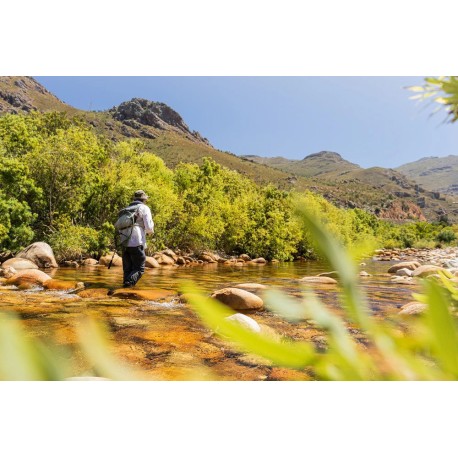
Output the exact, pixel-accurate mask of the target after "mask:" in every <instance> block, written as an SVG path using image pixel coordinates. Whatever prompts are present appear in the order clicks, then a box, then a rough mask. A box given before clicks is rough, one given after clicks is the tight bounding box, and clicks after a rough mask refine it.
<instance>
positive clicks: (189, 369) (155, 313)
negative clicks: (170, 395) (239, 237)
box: [0, 260, 417, 380]
mask: <svg viewBox="0 0 458 458" xmlns="http://www.w3.org/2000/svg"><path fill="white" fill-rule="evenodd" d="M391 264H393V262H377V261H372V260H368V261H366V265H365V266H363V267H361V269H364V270H365V271H366V272H368V273H369V274H371V276H370V277H367V278H361V285H362V287H363V289H364V291H365V292H366V294H367V297H368V303H369V307H370V310H371V313H373V314H374V315H375V316H376V317H380V318H385V317H389V316H391V315H395V314H396V313H397V312H398V309H399V307H401V306H402V305H403V304H405V303H407V302H409V301H411V300H412V296H411V294H412V292H414V291H417V287H415V286H410V285H399V284H393V283H391V282H390V276H389V275H387V270H388V268H389V266H390V265H391ZM328 271H329V268H328V267H326V266H325V265H324V264H322V263H320V262H316V261H313V262H306V261H303V262H291V263H278V264H266V265H246V266H243V267H235V266H227V265H221V264H203V265H199V266H193V267H172V268H160V269H147V270H146V272H145V275H144V276H143V277H142V278H141V280H140V282H139V283H138V285H137V286H136V289H140V290H152V289H167V290H172V291H175V292H176V291H179V289H180V283H181V282H182V281H184V280H187V281H189V280H190V281H192V282H194V284H195V285H197V286H198V287H199V288H200V289H201V290H203V291H204V292H206V293H209V294H210V293H211V292H213V291H215V290H217V289H220V288H224V287H229V286H235V285H237V284H239V283H260V284H263V285H266V286H274V287H277V288H280V289H281V290H283V291H284V292H286V293H287V294H290V295H294V296H296V297H300V295H301V292H302V287H301V283H300V282H299V281H298V280H299V279H300V278H302V277H304V276H310V275H317V274H319V273H323V272H328ZM47 273H48V274H49V275H51V276H52V277H53V278H55V279H58V280H73V281H82V282H84V283H85V285H86V288H87V289H91V290H99V292H100V294H98V295H97V297H91V298H81V297H80V296H78V295H76V294H67V293H63V292H51V291H43V290H40V289H37V290H32V291H19V290H17V289H6V288H5V287H2V288H1V289H0V310H10V311H14V312H16V313H18V314H19V315H20V316H21V317H22V318H23V322H24V324H25V327H26V330H27V332H28V333H29V334H30V335H32V336H37V337H40V338H42V339H45V340H50V341H52V342H55V343H57V344H58V345H61V346H63V347H64V348H66V349H68V350H69V354H71V356H70V357H69V360H70V368H71V369H70V373H69V376H85V375H96V374H94V372H93V371H92V368H91V365H90V364H89V363H88V362H87V361H86V358H84V357H83V356H82V352H81V350H80V347H79V346H78V339H77V336H76V333H75V324H76V323H77V322H78V320H79V319H80V318H81V317H84V316H87V315H91V316H93V315H95V316H96V317H97V318H100V319H101V321H103V322H104V323H105V324H106V325H107V326H108V329H109V332H110V341H111V344H112V352H113V353H114V354H115V356H117V357H118V358H119V359H120V360H122V361H124V362H126V363H127V364H128V365H129V366H130V367H132V368H133V369H135V370H136V371H138V372H137V373H139V374H142V377H145V378H147V379H152V380H157V379H159V380H187V379H197V380H310V379H313V373H311V372H310V371H308V370H303V371H298V370H292V369H285V368H278V367H272V366H271V364H269V361H267V360H264V359H261V358H258V357H254V356H250V355H246V354H244V353H241V352H240V351H238V350H237V348H235V347H234V345H232V344H230V343H228V342H225V341H223V340H221V339H219V338H218V337H217V336H216V335H214V334H213V333H212V332H211V331H209V330H207V329H206V328H205V327H204V326H203V325H202V323H201V321H200V319H199V318H198V317H197V316H196V315H195V314H194V313H193V312H192V311H191V310H190V308H189V306H187V305H186V304H183V303H181V302H180V301H179V300H178V299H177V298H176V297H173V298H172V299H171V300H169V301H166V302H164V301H160V302H156V301H139V300H126V299H120V298H115V297H110V296H107V295H106V290H107V289H108V288H118V287H120V285H121V283H122V269H121V268H117V267H112V268H111V269H107V268H106V267H102V266H96V267H80V268H76V269H75V268H59V269H54V270H52V271H47ZM314 289H315V291H316V292H317V293H318V295H319V297H320V298H321V299H322V301H323V302H324V303H325V304H326V305H327V306H329V307H330V308H332V309H333V310H334V311H335V312H336V313H338V314H339V315H340V316H342V315H343V314H342V308H341V306H340V300H339V293H340V289H339V288H336V287H333V286H331V287H330V286H314ZM298 300H299V299H298ZM250 316H251V317H252V318H253V319H255V320H256V321H257V322H258V323H259V324H260V325H261V328H263V330H264V331H265V332H267V333H270V334H271V335H272V336H276V337H277V338H288V339H293V340H305V341H309V342H313V343H314V344H315V345H316V346H317V347H320V346H322V345H325V340H324V337H323V336H324V334H323V332H322V331H321V330H319V329H316V328H315V327H314V326H313V323H310V322H308V321H306V320H304V321H302V322H299V323H294V324H292V323H289V322H287V321H286V320H285V319H283V318H282V317H280V316H278V315H276V314H274V313H272V312H270V311H268V310H266V311H262V312H256V313H253V314H251V315H250ZM353 334H354V336H355V338H356V339H358V338H359V339H360V340H361V341H363V340H364V336H363V335H362V334H361V335H359V334H358V332H357V331H355V332H353Z"/></svg>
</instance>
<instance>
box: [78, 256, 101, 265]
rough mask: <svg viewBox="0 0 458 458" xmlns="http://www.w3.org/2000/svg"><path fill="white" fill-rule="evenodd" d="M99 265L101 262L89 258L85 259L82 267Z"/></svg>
mask: <svg viewBox="0 0 458 458" xmlns="http://www.w3.org/2000/svg"><path fill="white" fill-rule="evenodd" d="M98 263H99V261H97V259H93V258H87V259H84V260H83V261H81V265H82V266H96V265H97V264H98Z"/></svg>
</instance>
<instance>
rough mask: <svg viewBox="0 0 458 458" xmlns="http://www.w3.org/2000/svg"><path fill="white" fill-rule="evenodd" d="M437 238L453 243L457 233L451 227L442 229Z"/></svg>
mask: <svg viewBox="0 0 458 458" xmlns="http://www.w3.org/2000/svg"><path fill="white" fill-rule="evenodd" d="M436 240H437V241H438V242H444V243H451V242H454V241H455V240H456V234H455V232H453V231H452V230H451V229H442V230H441V231H440V232H439V234H437V237H436Z"/></svg>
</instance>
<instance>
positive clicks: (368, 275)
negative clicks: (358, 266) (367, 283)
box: [359, 270, 372, 277]
mask: <svg viewBox="0 0 458 458" xmlns="http://www.w3.org/2000/svg"><path fill="white" fill-rule="evenodd" d="M359 276H360V277H372V275H371V274H369V273H367V272H366V271H365V270H362V271H361V272H360V273H359Z"/></svg>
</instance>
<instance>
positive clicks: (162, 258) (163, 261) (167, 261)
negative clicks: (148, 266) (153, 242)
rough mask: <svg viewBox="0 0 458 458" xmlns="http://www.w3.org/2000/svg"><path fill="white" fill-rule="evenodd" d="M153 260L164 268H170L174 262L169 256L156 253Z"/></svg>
mask: <svg viewBox="0 0 458 458" xmlns="http://www.w3.org/2000/svg"><path fill="white" fill-rule="evenodd" d="M153 257H154V259H156V261H157V262H158V263H159V264H160V265H165V266H171V265H173V264H175V260H174V259H173V258H171V257H170V256H167V255H166V254H164V253H157V254H155V255H154V256H153Z"/></svg>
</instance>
